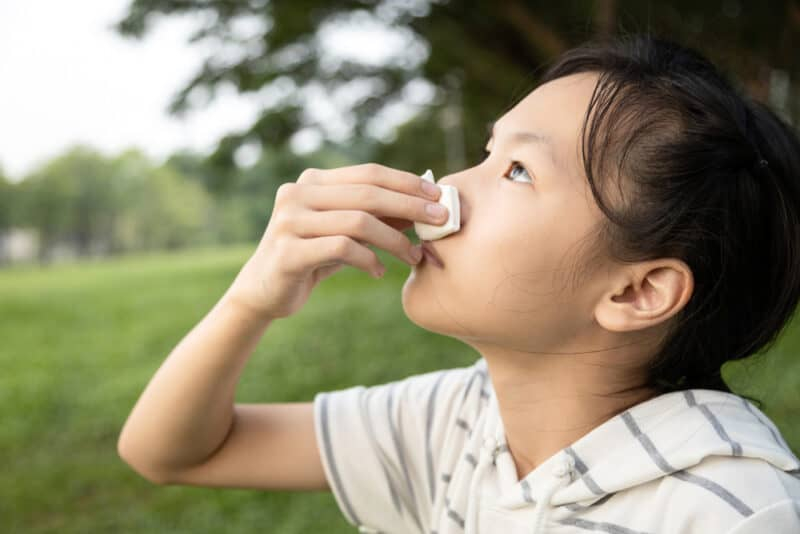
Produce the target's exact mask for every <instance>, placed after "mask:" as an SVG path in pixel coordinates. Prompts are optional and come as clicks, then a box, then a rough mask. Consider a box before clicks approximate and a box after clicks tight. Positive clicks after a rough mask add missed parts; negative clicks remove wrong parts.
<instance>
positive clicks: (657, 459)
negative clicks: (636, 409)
mask: <svg viewBox="0 0 800 534" xmlns="http://www.w3.org/2000/svg"><path fill="white" fill-rule="evenodd" d="M622 420H623V421H625V425H626V426H627V427H628V430H630V431H631V434H633V435H634V436H635V437H636V439H638V440H639V443H641V444H642V447H644V450H646V451H647V454H648V455H650V459H651V460H653V462H654V463H655V464H656V465H657V466H658V468H659V469H661V470H662V471H664V472H665V473H668V474H669V473H674V472H675V471H677V469H675V468H674V467H672V466H671V465H669V464H668V463H667V461H666V460H665V459H664V457H663V456H661V453H659V452H658V451H657V450H656V448H655V446H654V445H653V442H652V441H650V438H649V437H647V434H643V433H642V431H641V430H640V429H639V425H637V424H636V421H634V420H633V416H632V415H631V414H630V413H628V411H624V412H622Z"/></svg>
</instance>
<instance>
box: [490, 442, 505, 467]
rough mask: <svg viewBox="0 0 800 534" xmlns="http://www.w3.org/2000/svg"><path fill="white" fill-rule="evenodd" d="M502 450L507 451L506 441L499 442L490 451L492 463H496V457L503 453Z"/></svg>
mask: <svg viewBox="0 0 800 534" xmlns="http://www.w3.org/2000/svg"><path fill="white" fill-rule="evenodd" d="M504 452H509V450H508V445H507V444H506V443H501V444H500V445H498V446H497V447H495V449H494V450H493V451H492V465H497V457H498V456H500V455H501V454H503V453H504Z"/></svg>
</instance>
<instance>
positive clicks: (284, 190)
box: [275, 182, 297, 204]
mask: <svg viewBox="0 0 800 534" xmlns="http://www.w3.org/2000/svg"><path fill="white" fill-rule="evenodd" d="M296 189H297V184H296V183H294V182H284V183H282V184H281V185H280V186H278V190H277V191H276V192H275V203H276V204H277V203H279V202H280V203H283V202H286V201H287V200H288V199H290V198H292V197H293V196H294V194H295V190H296Z"/></svg>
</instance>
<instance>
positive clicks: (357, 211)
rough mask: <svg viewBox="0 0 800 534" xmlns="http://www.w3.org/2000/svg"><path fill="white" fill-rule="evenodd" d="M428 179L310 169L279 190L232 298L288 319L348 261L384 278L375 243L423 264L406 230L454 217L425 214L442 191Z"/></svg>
mask: <svg viewBox="0 0 800 534" xmlns="http://www.w3.org/2000/svg"><path fill="white" fill-rule="evenodd" d="M423 183H426V182H424V180H422V179H421V178H420V177H419V176H417V175H415V174H413V173H409V172H404V171H399V170H396V169H392V168H389V167H385V166H383V165H378V164H375V163H366V164H362V165H353V166H349V167H340V168H336V169H330V170H320V169H306V170H305V171H303V173H302V174H301V175H300V177H299V178H298V179H297V181H296V182H287V183H284V184H282V185H281V186H280V187H279V188H278V191H277V193H276V195H275V202H274V205H273V210H272V215H271V217H270V220H269V223H268V224H267V228H266V230H265V231H264V235H263V236H262V238H261V241H260V242H259V244H258V247H257V248H256V250H255V252H254V253H253V255H252V256H251V257H250V259H249V260H248V261H247V262H246V263H245V265H244V267H242V270H241V271H240V272H239V274H238V275H237V277H236V279H235V280H234V282H233V284H232V285H231V287H230V288H229V290H228V294H227V295H228V296H229V297H230V298H231V299H232V300H233V301H235V302H237V303H239V304H241V305H244V306H245V307H246V308H249V309H251V310H252V311H254V312H256V313H257V314H258V315H261V316H264V317H266V318H280V317H288V316H290V315H292V314H294V313H296V312H297V311H299V310H300V309H301V308H302V306H303V305H304V304H305V302H306V301H307V300H308V297H309V295H310V294H311V291H312V290H313V289H314V287H315V286H316V285H317V284H318V283H319V282H320V281H322V280H324V279H325V278H327V277H329V276H331V275H332V274H334V273H335V272H337V271H339V270H340V269H341V268H342V267H343V266H344V265H352V266H354V267H356V268H358V269H361V270H363V271H366V272H368V273H371V274H372V275H373V276H375V277H376V278H377V277H380V274H379V273H382V271H383V270H384V267H383V265H382V264H381V262H380V260H379V259H378V256H377V254H375V253H374V252H373V251H372V250H370V249H369V248H368V247H367V246H366V245H368V244H372V245H375V246H377V247H380V248H382V249H384V250H387V251H389V252H391V253H392V254H394V255H395V256H397V257H398V258H400V259H401V260H403V261H405V262H407V263H409V264H410V265H415V264H416V263H417V260H415V259H414V258H413V257H412V256H411V248H412V244H411V242H410V241H409V239H408V238H407V237H406V236H405V235H404V234H403V233H402V231H403V230H405V229H407V228H410V227H411V226H412V225H413V224H414V222H415V221H419V222H424V223H427V224H443V223H444V222H445V221H446V220H447V213H445V214H444V215H442V216H439V217H432V216H430V215H428V214H427V213H426V212H425V205H426V204H427V203H428V202H430V201H433V202H434V203H435V202H436V201H437V200H438V199H439V195H440V194H441V192H440V191H437V192H436V193H435V194H434V195H429V194H426V193H425V192H424V191H423V189H422V184H423ZM437 189H438V188H437Z"/></svg>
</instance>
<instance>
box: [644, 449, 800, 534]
mask: <svg viewBox="0 0 800 534" xmlns="http://www.w3.org/2000/svg"><path fill="white" fill-rule="evenodd" d="M657 491H658V493H659V494H660V496H661V497H662V498H663V502H664V505H665V507H666V509H667V517H668V522H669V523H671V525H670V528H668V529H667V531H668V532H729V531H730V532H736V533H737V534H739V533H740V532H741V533H744V532H756V531H755V530H753V531H751V530H746V529H745V530H736V529H738V528H745V527H744V526H743V525H750V524H757V525H761V526H763V525H765V524H769V523H764V521H768V522H769V521H771V520H773V518H777V517H780V521H783V520H784V519H785V518H784V516H786V517H790V516H791V513H793V512H792V511H793V510H796V509H797V506H798V504H800V478H798V476H797V474H794V473H790V472H786V471H783V470H782V469H780V468H778V467H775V466H774V465H772V464H771V463H769V462H767V461H765V460H763V459H760V458H749V457H730V456H709V457H706V458H704V459H703V460H702V461H701V462H700V463H698V464H697V465H695V466H693V467H691V468H688V469H683V470H680V471H676V472H674V473H672V474H670V475H668V476H665V477H664V478H663V479H661V481H660V482H659V483H658V490H657ZM670 510H671V511H674V513H670ZM790 512H791V513H790ZM787 514H789V515H787ZM797 517H800V516H795V518H797ZM779 524H783V523H779ZM790 525H793V523H790ZM758 532H794V530H791V529H789V530H787V529H784V530H780V529H761V530H758Z"/></svg>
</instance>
